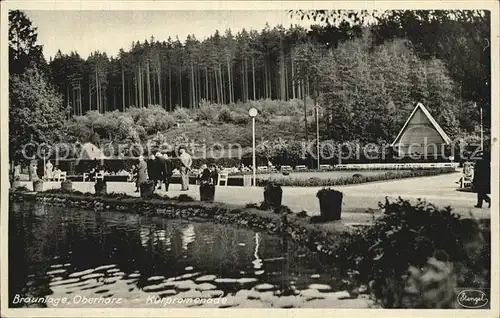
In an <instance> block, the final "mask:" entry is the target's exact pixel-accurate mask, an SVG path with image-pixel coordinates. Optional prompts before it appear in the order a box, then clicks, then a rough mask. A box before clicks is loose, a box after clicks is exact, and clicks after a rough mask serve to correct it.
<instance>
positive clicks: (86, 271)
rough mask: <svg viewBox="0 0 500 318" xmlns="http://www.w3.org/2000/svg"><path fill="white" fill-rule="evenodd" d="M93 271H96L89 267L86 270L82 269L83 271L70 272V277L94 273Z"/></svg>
mask: <svg viewBox="0 0 500 318" xmlns="http://www.w3.org/2000/svg"><path fill="white" fill-rule="evenodd" d="M93 272H94V270H93V269H87V270H84V271H81V272H74V273H71V274H69V276H68V277H80V276H84V275H87V274H92V273H93Z"/></svg>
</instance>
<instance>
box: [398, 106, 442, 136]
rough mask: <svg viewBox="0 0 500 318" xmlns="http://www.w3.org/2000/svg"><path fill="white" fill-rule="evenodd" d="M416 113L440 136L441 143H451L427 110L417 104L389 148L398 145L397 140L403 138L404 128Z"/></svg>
mask: <svg viewBox="0 0 500 318" xmlns="http://www.w3.org/2000/svg"><path fill="white" fill-rule="evenodd" d="M418 111H421V112H422V113H423V114H424V115H425V117H426V118H427V119H428V120H429V122H430V123H431V125H432V127H433V128H434V129H435V130H436V131H437V132H438V134H439V135H440V136H441V138H443V141H444V142H445V143H446V144H450V143H451V139H450V137H448V135H447V134H446V133H445V132H444V130H443V129H442V128H441V126H439V124H438V123H437V121H436V120H435V119H434V117H432V115H431V113H430V112H429V111H428V110H427V108H425V106H424V105H423V104H422V103H417V105H415V108H414V109H413V111H412V112H411V114H410V116H409V117H408V119H407V120H406V122H405V124H404V125H403V128H401V130H400V131H399V134H398V135H397V136H396V138H395V139H394V141H393V142H392V144H391V146H395V145H396V144H398V143H399V140H400V139H401V137H402V136H403V134H404V132H405V130H406V128H407V127H408V125H409V124H410V122H411V121H412V119H413V117H415V115H416V114H417V112H418Z"/></svg>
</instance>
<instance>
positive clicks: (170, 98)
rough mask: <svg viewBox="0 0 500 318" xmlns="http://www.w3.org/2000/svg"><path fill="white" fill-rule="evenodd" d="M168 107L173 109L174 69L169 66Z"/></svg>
mask: <svg viewBox="0 0 500 318" xmlns="http://www.w3.org/2000/svg"><path fill="white" fill-rule="evenodd" d="M168 109H169V110H170V111H172V69H171V66H170V65H169V66H168Z"/></svg>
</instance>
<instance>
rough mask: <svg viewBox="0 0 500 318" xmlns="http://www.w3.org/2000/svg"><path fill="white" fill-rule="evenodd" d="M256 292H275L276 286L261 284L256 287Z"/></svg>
mask: <svg viewBox="0 0 500 318" xmlns="http://www.w3.org/2000/svg"><path fill="white" fill-rule="evenodd" d="M254 288H255V290H256V291H267V290H273V289H274V288H275V287H274V285H271V284H267V283H265V284H260V285H257V286H255V287H254Z"/></svg>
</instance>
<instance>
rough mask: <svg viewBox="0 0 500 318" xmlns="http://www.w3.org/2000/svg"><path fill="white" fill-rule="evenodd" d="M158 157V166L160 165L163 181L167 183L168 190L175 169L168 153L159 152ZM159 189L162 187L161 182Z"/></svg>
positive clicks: (166, 189) (166, 188)
mask: <svg viewBox="0 0 500 318" xmlns="http://www.w3.org/2000/svg"><path fill="white" fill-rule="evenodd" d="M156 159H157V160H158V166H159V167H160V172H161V176H162V180H163V183H165V191H167V192H168V187H169V185H170V179H171V178H172V174H173V169H172V162H171V161H170V159H169V158H168V155H167V154H163V155H162V154H161V153H158V154H157V156H156ZM158 189H161V182H160V186H159V187H158Z"/></svg>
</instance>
